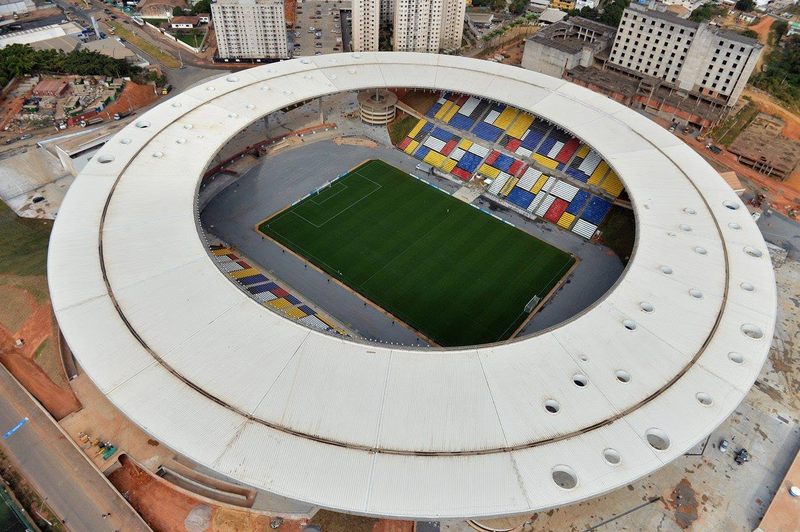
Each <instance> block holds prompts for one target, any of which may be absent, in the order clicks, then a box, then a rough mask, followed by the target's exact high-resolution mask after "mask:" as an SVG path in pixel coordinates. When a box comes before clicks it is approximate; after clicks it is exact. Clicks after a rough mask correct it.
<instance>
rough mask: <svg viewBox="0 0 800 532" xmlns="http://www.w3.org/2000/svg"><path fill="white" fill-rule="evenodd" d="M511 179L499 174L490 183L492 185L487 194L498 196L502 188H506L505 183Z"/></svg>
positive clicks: (506, 175)
mask: <svg viewBox="0 0 800 532" xmlns="http://www.w3.org/2000/svg"><path fill="white" fill-rule="evenodd" d="M510 178H511V176H510V175H508V174H504V173H501V174H500V175H498V176H497V178H496V179H495V180H494V181H492V184H491V185H489V193H490V194H494V195H495V196H497V195H499V194H500V191H501V190H503V187H504V186H506V183H507V182H508V180H509V179H510Z"/></svg>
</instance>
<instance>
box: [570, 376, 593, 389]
mask: <svg viewBox="0 0 800 532" xmlns="http://www.w3.org/2000/svg"><path fill="white" fill-rule="evenodd" d="M572 382H573V384H575V386H577V387H578V388H585V387H586V386H588V384H589V377H587V376H586V375H583V374H581V373H576V374H575V375H573V376H572Z"/></svg>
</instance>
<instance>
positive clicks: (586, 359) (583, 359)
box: [578, 355, 589, 362]
mask: <svg viewBox="0 0 800 532" xmlns="http://www.w3.org/2000/svg"><path fill="white" fill-rule="evenodd" d="M578 358H579V359H580V360H581V362H589V357H587V356H586V355H581V356H579V357H578Z"/></svg>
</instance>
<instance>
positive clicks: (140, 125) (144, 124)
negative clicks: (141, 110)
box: [136, 120, 150, 129]
mask: <svg viewBox="0 0 800 532" xmlns="http://www.w3.org/2000/svg"><path fill="white" fill-rule="evenodd" d="M136 127H138V128H139V129H145V128H148V127H150V121H149V120H139V121H138V122H136Z"/></svg>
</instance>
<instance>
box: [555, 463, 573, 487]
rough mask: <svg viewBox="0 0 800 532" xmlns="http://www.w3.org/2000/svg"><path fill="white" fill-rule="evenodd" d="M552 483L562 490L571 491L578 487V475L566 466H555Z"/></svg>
mask: <svg viewBox="0 0 800 532" xmlns="http://www.w3.org/2000/svg"><path fill="white" fill-rule="evenodd" d="M551 474H552V477H553V482H555V483H556V486H558V487H559V488H561V489H562V490H571V489H573V488H575V486H577V485H578V475H577V474H576V473H575V471H574V470H573V469H572V468H571V467H569V466H566V465H557V466H556V467H554V468H553V471H552V473H551Z"/></svg>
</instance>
